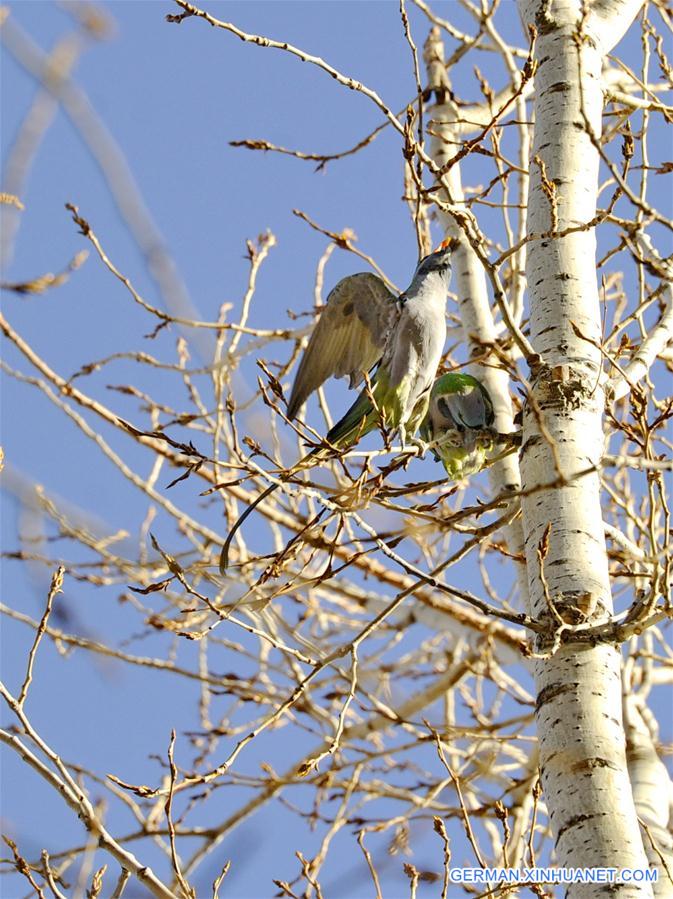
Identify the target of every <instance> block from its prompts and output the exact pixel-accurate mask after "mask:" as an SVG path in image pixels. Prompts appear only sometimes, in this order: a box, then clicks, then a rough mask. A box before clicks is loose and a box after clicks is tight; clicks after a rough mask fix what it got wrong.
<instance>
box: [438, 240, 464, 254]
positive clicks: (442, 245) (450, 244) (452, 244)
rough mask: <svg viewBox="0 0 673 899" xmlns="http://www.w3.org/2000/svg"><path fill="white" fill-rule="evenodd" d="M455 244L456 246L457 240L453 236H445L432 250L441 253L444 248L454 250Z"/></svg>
mask: <svg viewBox="0 0 673 899" xmlns="http://www.w3.org/2000/svg"><path fill="white" fill-rule="evenodd" d="M457 246H458V241H457V240H456V238H455V237H446V238H444V240H443V241H442V242H441V243H440V245H439V246H438V247H437V249H436V250H434V251H433V252H435V253H441V252H443V251H445V250H449V251H451V250H454V249H455V248H456V247H457Z"/></svg>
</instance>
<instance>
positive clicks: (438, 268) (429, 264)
mask: <svg viewBox="0 0 673 899" xmlns="http://www.w3.org/2000/svg"><path fill="white" fill-rule="evenodd" d="M457 242H458V241H456V240H454V238H452V237H447V238H446V240H443V241H442V242H441V243H440V245H439V246H438V247H437V249H436V250H434V251H433V252H432V253H430V254H429V255H428V256H425V257H424V258H423V259H421V261H420V263H419V265H418V268H417V269H416V274H417V275H427V274H430V272H438V273H439V274H440V275H450V273H451V253H452V251H453V249H454V248H455V246H456V244H457Z"/></svg>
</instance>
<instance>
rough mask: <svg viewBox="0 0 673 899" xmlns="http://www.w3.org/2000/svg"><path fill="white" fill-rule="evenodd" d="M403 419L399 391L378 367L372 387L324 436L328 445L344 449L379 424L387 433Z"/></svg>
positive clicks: (368, 387) (359, 397)
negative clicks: (385, 427) (381, 424)
mask: <svg viewBox="0 0 673 899" xmlns="http://www.w3.org/2000/svg"><path fill="white" fill-rule="evenodd" d="M401 418H402V404H401V391H400V390H399V389H398V390H396V389H395V388H392V387H391V386H390V379H389V378H388V375H387V372H386V371H384V370H383V369H382V368H380V367H379V369H378V370H377V372H376V374H375V375H374V378H373V380H372V382H371V384H368V385H367V387H365V389H364V390H362V391H361V393H360V395H359V396H358V398H357V399H356V400H355V402H354V403H353V405H352V406H351V407H350V409H349V410H348V411H347V412H346V414H345V415H344V416H343V418H341V419H340V420H339V421H338V422H337V423H336V424H335V425H334V427H333V428H331V429H330V431H329V432H328V434H327V437H326V438H325V439H326V441H327V443H330V444H331V445H332V446H335V447H337V448H338V449H347V448H348V447H350V446H352V445H353V444H354V443H357V441H358V440H359V439H360V438H361V437H364V435H365V434H368V433H369V432H370V431H373V430H374V428H375V427H376V426H377V425H378V424H379V422H382V423H383V424H384V425H386V426H387V427H388V428H390V429H394V428H397V427H399V425H400V420H401Z"/></svg>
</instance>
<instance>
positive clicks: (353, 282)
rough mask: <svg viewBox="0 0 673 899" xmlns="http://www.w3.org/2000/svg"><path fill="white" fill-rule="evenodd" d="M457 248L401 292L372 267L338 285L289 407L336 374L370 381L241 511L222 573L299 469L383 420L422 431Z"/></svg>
mask: <svg viewBox="0 0 673 899" xmlns="http://www.w3.org/2000/svg"><path fill="white" fill-rule="evenodd" d="M453 246H454V241H453V240H452V239H451V238H448V239H446V240H444V241H442V243H441V244H440V246H439V247H438V248H437V249H436V250H435V251H434V252H432V253H430V254H428V255H427V256H424V257H423V259H421V261H420V262H419V263H418V266H417V268H416V271H415V272H414V276H413V278H412V279H411V284H410V285H409V287H408V288H407V289H406V290H405V291H404V292H403V293H402V294H400V295H399V296H396V295H395V294H394V293H393V292H392V291H390V290H389V289H388V287H386V285H385V283H384V282H383V280H382V279H381V278H379V277H378V275H375V274H372V273H371V272H360V273H358V274H355V275H349V276H347V277H346V278H343V279H342V280H341V281H339V282H338V284H337V285H336V286H335V287H334V288H333V289H332V291H331V292H330V294H329V296H328V297H327V303H326V304H325V306H324V308H323V310H322V314H321V316H320V318H319V320H318V323H317V325H316V326H315V328H314V329H313V332H312V334H311V337H310V339H309V342H308V345H307V347H306V349H305V351H304V354H303V356H302V359H301V362H300V363H299V367H298V369H297V374H296V377H295V380H294V384H293V387H292V392H291V394H290V399H289V401H288V405H287V416H288V419H290V420H292V419H293V418H295V417H296V416H297V413H298V412H299V409H300V408H301V406H302V405H303V404H304V403H305V402H306V400H307V399H308V398H309V396H310V395H311V394H312V393H313V392H314V391H315V390H317V389H318V388H319V387H320V386H321V385H322V384H323V383H324V382H325V381H326V380H327V379H328V378H329V377H332V376H333V377H337V378H338V377H343V376H344V375H348V376H349V379H350V387H351V389H352V388H355V387H358V386H360V385H361V384H362V382H363V381H366V383H365V386H364V387H363V388H362V390H361V392H360V394H359V396H358V397H357V399H356V400H355V402H354V403H353V404H352V405H351V407H350V408H349V409H348V411H347V412H346V414H345V415H344V416H343V417H342V418H341V419H340V420H339V421H338V422H337V423H336V424H335V425H334V426H333V427H332V428H330V430H329V431H328V433H327V435H326V437H325V440H324V443H323V444H322V445H321V446H319V447H317V448H316V449H314V450H312V451H311V452H310V453H308V455H306V456H304V457H303V458H302V459H300V460H299V462H297V463H296V464H295V465H294V466H293V467H292V468H291V469H289V470H288V471H287V472H285V473H284V474H283V475H282V477H281V478H280V480H279V481H278V482H276V483H274V484H271V485H270V486H269V487H267V488H266V490H264V491H263V492H262V493H261V494H260V495H259V496H258V497H257V498H256V499H255V500H254V502H253V503H251V504H250V505H249V506H248V507H247V508H246V509H245V511H244V512H243V513H242V514H241V516H240V517H239V519H238V521H237V522H236V523H235V524H234V526H233V527H232V529H231V530H230V532H229V534H228V536H227V538H226V540H225V542H224V545H223V547H222V552H221V553H220V572H221V573H222V574H224V572H225V571H226V568H227V566H228V564H229V547H230V545H231V541H232V539H233V537H234V535H235V534H236V532H237V531H238V529H239V528H240V527H241V525H242V524H243V522H244V521H245V520H246V518H247V517H248V516H249V515H250V513H251V512H252V511H253V510H254V509H255V508H256V507H257V506H258V505H259V503H260V502H262V500H264V499H265V498H266V497H267V496H269V495H270V494H271V493H273V491H274V490H276V489H277V488H278V487H279V486H280V484H281V483H283V481H286V480H288V478H290V477H291V476H292V475H293V474H294V473H296V472H297V471H301V470H303V469H305V468H307V467H308V466H309V465H311V464H313V463H315V462H317V461H320V460H321V459H324V458H327V457H329V456H330V455H331V454H333V452H334V451H339V450H341V451H343V450H345V449H348V448H350V447H351V446H353V445H354V444H355V443H357V441H358V440H359V439H360V438H361V437H363V436H364V435H365V434H367V433H369V432H370V431H372V430H373V429H374V428H376V427H377V426H378V425H382V426H384V427H385V428H386V429H387V430H388V431H397V432H399V435H400V438H401V441H402V445H403V446H406V445H407V443H408V440H409V438H410V437H413V435H414V434H415V433H416V431H417V430H418V428H419V426H420V424H421V422H422V421H423V419H424V417H425V414H426V412H427V410H428V404H429V402H430V391H431V389H432V385H433V383H434V380H435V375H436V374H437V369H438V367H439V362H440V360H441V356H442V352H443V350H444V343H445V341H446V300H447V295H448V289H449V282H450V278H451V251H452V249H453ZM374 366H376V368H375V369H374ZM369 373H371V374H369Z"/></svg>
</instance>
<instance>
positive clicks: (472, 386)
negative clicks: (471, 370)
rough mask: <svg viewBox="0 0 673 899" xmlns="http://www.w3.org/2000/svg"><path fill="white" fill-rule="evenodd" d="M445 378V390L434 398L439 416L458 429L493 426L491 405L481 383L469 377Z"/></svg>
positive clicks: (447, 376) (454, 376) (449, 376)
mask: <svg viewBox="0 0 673 899" xmlns="http://www.w3.org/2000/svg"><path fill="white" fill-rule="evenodd" d="M445 378H446V379H447V382H448V383H447V389H444V390H442V392H441V393H440V394H439V396H437V397H436V400H437V409H438V411H439V412H440V414H441V415H442V416H444V417H445V418H447V419H449V420H453V421H454V422H455V423H456V425H457V426H458V427H459V428H466V429H473V430H476V429H484V428H489V427H490V426H491V425H492V424H493V417H494V415H493V403H492V402H491V397H490V396H489V394H488V391H487V390H486V388H485V387H484V386H483V385H482V384H481V382H480V381H478V380H477V379H476V378H472V377H471V376H469V375H453V376H451V375H446V376H445ZM448 379H451V380H450V381H449V380H448Z"/></svg>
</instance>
